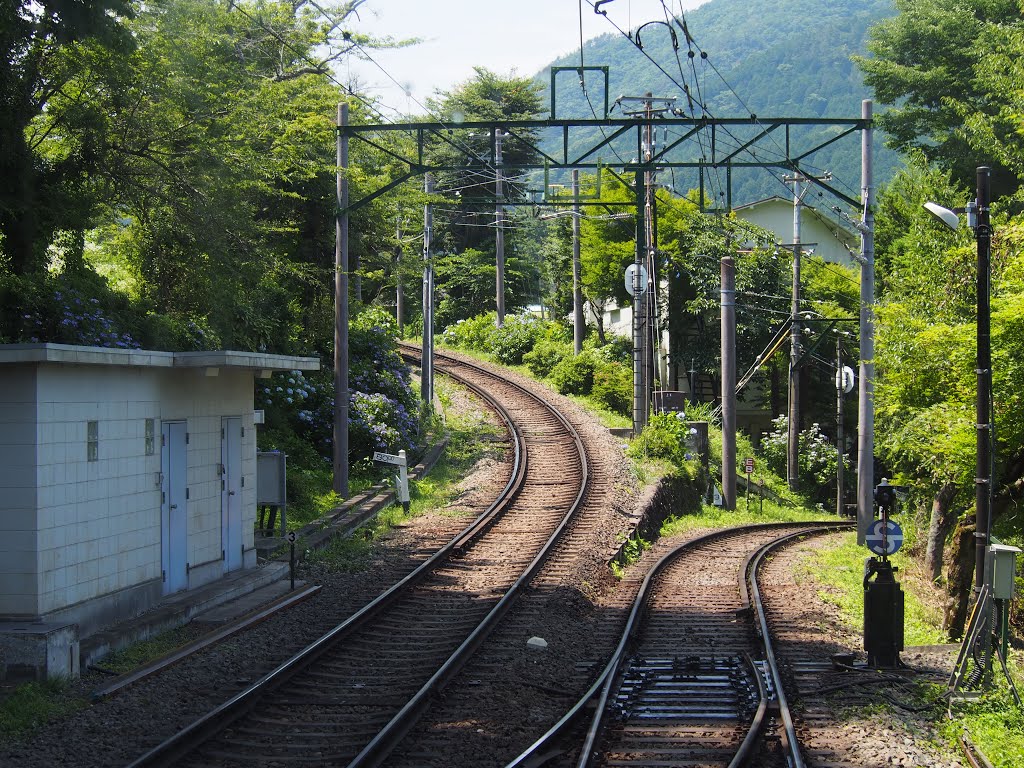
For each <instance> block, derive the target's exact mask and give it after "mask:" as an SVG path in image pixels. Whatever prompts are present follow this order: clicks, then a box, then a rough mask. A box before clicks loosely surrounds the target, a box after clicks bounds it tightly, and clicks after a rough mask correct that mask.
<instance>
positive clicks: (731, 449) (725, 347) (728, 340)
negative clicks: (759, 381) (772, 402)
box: [722, 253, 736, 509]
mask: <svg viewBox="0 0 1024 768" xmlns="http://www.w3.org/2000/svg"><path fill="white" fill-rule="evenodd" d="M722 508H723V509H736V261H735V259H734V257H733V255H732V254H731V253H730V254H727V255H725V256H723V257H722Z"/></svg>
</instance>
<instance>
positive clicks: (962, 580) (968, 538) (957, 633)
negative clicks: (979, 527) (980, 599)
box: [942, 516, 974, 640]
mask: <svg viewBox="0 0 1024 768" xmlns="http://www.w3.org/2000/svg"><path fill="white" fill-rule="evenodd" d="M973 581H974V518H973V516H972V517H968V518H963V519H961V520H960V522H959V524H958V525H957V528H956V531H955V532H954V533H953V546H952V548H951V551H950V563H949V571H948V578H947V581H946V594H947V595H948V596H949V599H948V600H947V601H946V616H945V619H944V620H943V622H942V628H943V629H944V630H946V634H947V635H948V636H949V638H950V640H959V639H960V638H962V637H963V635H964V624H966V622H967V603H968V600H969V598H970V594H971V584H972V583H973Z"/></svg>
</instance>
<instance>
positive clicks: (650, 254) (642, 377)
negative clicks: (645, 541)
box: [617, 92, 675, 435]
mask: <svg viewBox="0 0 1024 768" xmlns="http://www.w3.org/2000/svg"><path fill="white" fill-rule="evenodd" d="M629 102H639V103H640V106H641V108H640V109H639V110H638V111H634V112H627V111H625V110H624V111H623V114H626V115H631V116H636V117H643V119H644V125H643V128H642V132H643V138H642V142H641V146H640V148H639V149H640V157H639V160H640V165H641V167H642V171H641V170H640V168H638V169H637V170H636V205H637V223H636V258H635V260H634V262H633V286H632V287H633V434H634V435H639V434H640V432H641V431H642V430H643V428H644V427H645V426H647V416H648V413H649V412H650V393H651V381H652V368H653V366H652V365H651V363H650V361H651V360H652V353H653V349H654V347H653V341H652V340H651V338H650V336H651V333H650V327H649V325H648V323H649V322H650V319H651V318H650V317H649V315H650V311H649V308H650V307H651V306H653V302H652V301H651V294H652V292H653V291H654V286H655V282H656V276H655V272H654V249H655V248H656V246H657V243H656V242H654V216H655V210H654V178H655V169H653V168H652V167H651V162H652V161H653V159H654V154H655V151H654V126H653V124H652V120H653V119H654V116H655V115H663V114H664V113H666V112H668V111H669V110H670V109H671V108H672V105H673V104H674V103H675V97H655V96H653V95H652V94H651V93H650V92H648V93H645V94H644V95H643V96H620V97H619V98H618V101H617V103H619V104H622V103H629ZM655 102H657V103H658V105H659V106H657V107H656V106H655ZM644 270H647V271H648V279H647V285H646V286H644V285H643V281H642V272H643V271H644Z"/></svg>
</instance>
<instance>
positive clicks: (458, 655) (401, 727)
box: [349, 355, 590, 768]
mask: <svg viewBox="0 0 1024 768" xmlns="http://www.w3.org/2000/svg"><path fill="white" fill-rule="evenodd" d="M438 357H443V358H445V359H447V360H450V361H451V362H453V363H456V364H459V365H465V366H468V367H470V368H475V369H477V370H480V371H482V372H484V373H486V374H488V375H493V373H491V372H489V371H487V369H485V368H483V367H482V366H478V365H476V364H475V363H466V362H464V361H462V360H457V359H455V358H452V357H448V356H447V355H439V356H438ZM523 391H526V392H527V393H528V394H530V395H531V396H532V397H534V398H535V399H536V400H537V402H539V403H541V404H542V405H544V406H545V407H547V408H548V410H549V411H550V412H551V413H552V414H553V415H554V416H555V418H556V419H557V420H558V421H559V422H560V423H561V424H562V426H563V427H564V428H565V429H566V431H567V432H568V433H569V434H570V435H572V438H573V442H574V443H575V445H576V450H577V453H578V455H579V460H580V472H581V479H580V488H579V491H578V492H577V494H576V498H575V499H574V500H573V502H572V504H571V505H570V507H569V509H568V511H567V512H566V513H565V515H563V517H562V521H561V522H560V523H559V524H558V526H557V527H556V528H555V530H554V531H553V532H552V533H551V535H550V536H549V537H548V540H547V541H546V542H545V543H544V546H543V547H542V548H541V549H540V551H539V552H538V553H537V555H536V556H535V557H534V558H533V560H532V561H531V562H530V564H529V565H528V566H527V567H526V570H524V571H523V573H522V574H521V575H520V576H519V578H518V579H516V581H515V583H513V584H512V586H511V587H509V589H508V591H507V592H506V593H505V594H504V595H502V597H501V599H500V600H499V601H498V602H497V603H496V604H495V606H494V607H493V608H492V609H491V610H490V612H489V613H488V614H487V616H485V617H484V619H483V620H482V621H481V622H480V624H479V625H478V626H477V628H476V629H475V630H473V632H471V633H470V634H469V636H467V637H466V639H465V640H464V641H463V642H462V644H461V645H460V646H459V647H458V648H457V649H456V650H455V652H454V653H452V655H451V656H450V657H449V658H448V660H447V661H445V663H444V664H443V665H442V666H441V667H440V668H439V669H438V670H437V671H436V672H435V673H434V674H433V675H432V676H431V677H430V679H429V680H428V681H427V682H426V683H425V684H424V685H423V687H422V688H420V690H419V691H417V692H416V693H415V694H414V695H413V697H412V698H411V699H410V700H409V701H408V702H407V703H406V704H405V706H404V707H402V709H401V710H400V711H399V712H398V713H397V714H396V715H395V716H394V717H393V718H392V719H391V721H390V722H389V723H388V724H387V725H386V726H385V727H384V728H383V729H381V731H380V732H378V733H377V735H376V736H374V737H373V739H371V740H370V742H369V743H368V744H367V745H366V747H364V748H363V750H362V751H361V752H360V753H359V754H358V755H357V756H356V757H355V759H354V760H352V762H351V763H349V768H372V767H375V766H378V765H380V764H381V763H382V762H383V761H384V759H385V758H386V757H387V756H388V755H389V754H390V753H391V752H392V751H393V750H394V748H395V747H396V746H397V744H398V742H399V741H400V740H401V739H402V738H403V737H404V736H405V735H406V734H407V733H408V732H409V730H410V729H411V728H412V727H413V725H415V723H416V722H417V721H418V720H419V718H420V716H421V715H422V714H423V713H424V712H425V711H426V710H427V709H428V708H429V706H430V704H431V702H432V700H433V699H434V698H435V697H436V696H437V695H438V694H439V693H440V692H441V691H442V690H443V689H444V687H445V686H446V685H447V684H448V683H449V682H450V681H451V680H452V679H453V678H454V677H455V675H456V674H458V672H459V671H460V670H461V669H462V668H463V667H464V666H465V665H466V662H467V661H469V659H470V657H471V656H472V655H473V653H474V652H475V651H476V649H477V648H479V647H480V645H481V644H482V643H483V642H484V640H486V639H487V637H488V635H490V633H491V631H492V630H493V629H494V627H495V626H497V624H498V622H499V621H501V619H502V617H504V616H505V614H506V613H508V611H509V609H511V607H512V605H513V603H514V602H515V601H516V599H517V598H518V597H519V595H520V594H521V593H522V591H523V590H524V589H525V587H526V586H527V585H528V584H529V583H530V582H531V581H532V580H533V578H534V576H536V575H537V572H538V571H539V570H540V568H541V566H543V564H544V562H545V561H546V560H547V558H548V556H549V555H550V554H551V551H552V550H553V549H554V547H555V545H556V544H557V543H558V542H559V541H560V540H561V538H562V536H563V535H564V533H565V530H566V528H568V526H569V524H570V523H571V522H572V520H573V518H574V517H575V516H576V512H577V511H578V510H579V507H580V504H581V503H582V502H583V499H584V497H585V496H586V492H587V489H588V486H589V477H590V473H589V467H588V463H587V452H586V449H585V448H584V446H583V441H582V439H581V438H580V436H579V433H578V432H577V431H576V429H575V428H574V427H573V426H572V424H570V423H569V421H568V420H567V419H566V418H565V416H563V415H562V414H561V413H560V412H559V411H558V410H557V409H556V408H553V407H551V406H550V405H549V404H548V403H546V402H544V401H543V400H541V399H540V398H539V397H537V396H536V395H534V394H532V393H530V392H529V390H525V389H524V390H523Z"/></svg>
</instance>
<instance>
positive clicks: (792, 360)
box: [783, 174, 804, 491]
mask: <svg viewBox="0 0 1024 768" xmlns="http://www.w3.org/2000/svg"><path fill="white" fill-rule="evenodd" d="M783 180H784V181H787V182H792V184H793V301H792V304H791V308H790V313H789V316H790V327H789V419H788V421H789V424H788V430H787V433H786V434H787V439H786V480H787V483H788V484H789V490H791V491H795V490H797V489H798V488H799V487H800V372H799V371H798V370H797V363H798V361H799V360H800V206H801V204H802V203H803V193H802V191H801V189H800V184H801V183H802V182H803V180H804V177H803V176H801V175H800V174H796V175H794V176H786V177H785V178H784V179H783Z"/></svg>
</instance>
